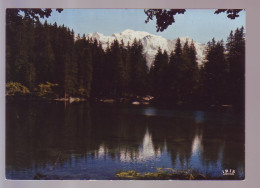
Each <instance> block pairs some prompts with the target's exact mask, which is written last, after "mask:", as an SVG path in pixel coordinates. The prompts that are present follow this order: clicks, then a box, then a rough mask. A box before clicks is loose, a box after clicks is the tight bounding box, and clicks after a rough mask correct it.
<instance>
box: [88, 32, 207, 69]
mask: <svg viewBox="0 0 260 188" xmlns="http://www.w3.org/2000/svg"><path fill="white" fill-rule="evenodd" d="M87 38H92V39H96V40H97V41H99V42H100V43H101V44H102V47H103V49H106V48H107V45H108V43H111V42H112V41H114V40H115V39H117V40H118V41H123V42H124V44H126V45H127V44H128V43H129V44H130V45H131V44H132V43H133V41H134V39H136V40H138V41H139V40H140V41H141V43H142V45H143V53H144V55H145V57H146V61H147V65H148V67H151V65H152V63H153V61H154V57H155V55H156V53H157V51H158V48H159V47H160V48H161V49H162V51H164V50H166V51H167V53H168V54H170V53H171V51H173V50H174V48H175V43H176V40H177V39H173V40H170V39H166V38H164V37H162V36H159V35H153V34H150V33H148V32H144V31H134V30H130V29H127V30H125V31H123V32H121V33H115V34H112V35H111V36H105V35H103V34H101V33H98V32H94V33H91V34H88V35H87ZM180 40H181V44H182V45H184V43H185V42H186V41H187V40H188V42H189V43H191V42H192V40H193V39H191V38H190V37H180ZM193 43H194V45H195V48H196V51H197V61H198V64H199V65H201V64H202V61H203V59H204V51H205V49H206V45H205V44H202V43H199V42H196V41H194V40H193Z"/></svg>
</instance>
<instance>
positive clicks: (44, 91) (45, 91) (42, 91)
mask: <svg viewBox="0 0 260 188" xmlns="http://www.w3.org/2000/svg"><path fill="white" fill-rule="evenodd" d="M57 86H58V84H53V83H50V82H46V83H45V84H42V83H41V84H39V85H38V88H39V89H38V92H37V95H38V96H40V97H54V96H55V93H54V88H55V87H57Z"/></svg>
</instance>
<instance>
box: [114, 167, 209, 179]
mask: <svg viewBox="0 0 260 188" xmlns="http://www.w3.org/2000/svg"><path fill="white" fill-rule="evenodd" d="M116 177H117V178H119V179H124V180H194V179H202V177H204V178H203V179H206V177H205V176H202V175H200V174H199V175H196V176H195V175H193V174H192V173H191V172H190V170H187V171H176V170H173V169H164V168H160V169H157V171H156V172H148V173H143V174H142V173H139V172H136V171H135V170H130V171H122V172H118V173H117V174H116Z"/></svg>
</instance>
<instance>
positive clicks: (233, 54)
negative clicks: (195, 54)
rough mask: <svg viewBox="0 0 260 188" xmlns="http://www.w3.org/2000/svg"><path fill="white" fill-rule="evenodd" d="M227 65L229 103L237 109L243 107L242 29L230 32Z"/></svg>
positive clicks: (243, 54)
mask: <svg viewBox="0 0 260 188" xmlns="http://www.w3.org/2000/svg"><path fill="white" fill-rule="evenodd" d="M226 48H227V61H228V63H229V78H228V80H227V82H228V89H229V101H231V103H232V104H233V105H234V106H236V107H237V108H239V109H244V106H245V34H244V28H243V27H241V28H238V29H236V31H235V32H234V33H233V31H231V33H230V35H229V37H228V40H227V44H226Z"/></svg>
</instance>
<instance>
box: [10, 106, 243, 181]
mask: <svg viewBox="0 0 260 188" xmlns="http://www.w3.org/2000/svg"><path fill="white" fill-rule="evenodd" d="M244 135H245V128H244V115H243V114H238V113H235V112H233V111H232V110H230V109H228V110H222V111H203V110H200V111H196V110H174V109H170V108H158V107H157V108H156V107H153V106H149V105H138V106H134V105H116V104H97V103H91V104H89V103H87V102H80V103H72V104H65V103H63V102H28V101H27V102H25V101H23V102H18V101H7V104H6V178H7V179H34V178H35V176H36V174H42V175H44V176H46V177H48V178H49V179H70V180H72V179H82V180H83V179H87V180H88V179H96V180H114V179H117V178H116V173H117V172H119V171H127V170H136V171H138V172H141V173H145V172H154V171H156V170H157V168H173V169H176V170H188V169H191V170H192V171H194V172H197V173H201V174H204V175H206V176H208V177H211V178H212V179H244V176H245V174H244V173H245V164H244V155H245V144H244V143H245V138H244ZM225 169H232V170H235V174H234V175H223V172H222V171H223V170H225Z"/></svg>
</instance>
